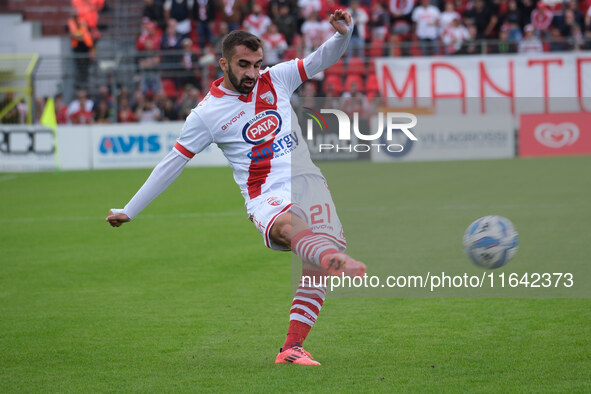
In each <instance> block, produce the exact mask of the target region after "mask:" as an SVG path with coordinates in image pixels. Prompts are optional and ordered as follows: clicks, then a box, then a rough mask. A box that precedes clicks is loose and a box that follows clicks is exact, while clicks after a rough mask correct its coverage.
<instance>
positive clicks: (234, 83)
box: [228, 64, 256, 94]
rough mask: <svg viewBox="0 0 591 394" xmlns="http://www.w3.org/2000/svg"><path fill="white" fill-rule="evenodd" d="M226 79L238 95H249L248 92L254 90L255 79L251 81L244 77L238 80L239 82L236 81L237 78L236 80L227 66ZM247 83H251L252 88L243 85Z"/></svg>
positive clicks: (230, 68)
mask: <svg viewBox="0 0 591 394" xmlns="http://www.w3.org/2000/svg"><path fill="white" fill-rule="evenodd" d="M228 79H229V80H230V83H231V84H232V86H234V89H236V90H237V91H238V92H239V93H242V94H249V93H250V92H252V89H254V86H255V84H256V79H252V78H248V77H244V78H242V79H241V80H240V82H239V81H238V78H236V75H235V74H234V73H233V72H232V67H230V65H229V64H228ZM247 81H252V82H253V84H252V87H248V86H245V85H244V82H247Z"/></svg>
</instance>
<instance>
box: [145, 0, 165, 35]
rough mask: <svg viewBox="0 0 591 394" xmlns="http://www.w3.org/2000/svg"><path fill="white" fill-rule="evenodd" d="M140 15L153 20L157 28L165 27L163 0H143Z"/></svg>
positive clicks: (162, 28)
mask: <svg viewBox="0 0 591 394" xmlns="http://www.w3.org/2000/svg"><path fill="white" fill-rule="evenodd" d="M142 15H143V17H144V18H148V19H149V20H150V21H152V22H154V23H155V24H156V26H157V27H158V28H159V29H161V30H164V29H166V21H165V19H164V0H144V9H143V10H142Z"/></svg>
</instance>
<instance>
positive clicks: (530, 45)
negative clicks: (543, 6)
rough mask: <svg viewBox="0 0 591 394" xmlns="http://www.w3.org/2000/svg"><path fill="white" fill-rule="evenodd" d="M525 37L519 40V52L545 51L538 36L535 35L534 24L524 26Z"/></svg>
mask: <svg viewBox="0 0 591 394" xmlns="http://www.w3.org/2000/svg"><path fill="white" fill-rule="evenodd" d="M523 33H524V37H523V39H522V40H521V41H520V42H519V47H518V51H519V53H537V52H543V51H544V47H543V46H542V42H541V41H540V39H539V38H538V37H536V36H535V28H534V27H533V25H531V24H530V25H526V26H525V27H524V28H523Z"/></svg>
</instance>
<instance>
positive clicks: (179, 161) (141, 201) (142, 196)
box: [111, 151, 189, 220]
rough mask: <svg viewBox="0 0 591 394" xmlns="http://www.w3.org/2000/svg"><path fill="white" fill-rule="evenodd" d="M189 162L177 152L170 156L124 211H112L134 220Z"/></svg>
mask: <svg viewBox="0 0 591 394" xmlns="http://www.w3.org/2000/svg"><path fill="white" fill-rule="evenodd" d="M188 161H189V160H187V159H185V158H184V157H182V156H181V155H179V154H178V153H175V152H172V151H171V152H169V153H168V155H166V157H165V158H164V159H162V161H161V162H160V163H158V165H157V166H156V167H155V168H154V170H153V171H152V173H151V174H150V176H149V177H148V179H147V180H146V182H145V183H144V185H143V186H142V187H141V188H140V189H139V190H138V192H137V193H136V194H135V195H134V196H133V198H132V199H131V200H130V201H129V202H128V203H127V205H125V208H123V209H111V211H112V212H113V213H124V214H126V215H127V216H128V217H129V219H131V220H133V218H135V217H136V216H137V214H138V213H140V212H141V211H142V210H143V209H144V208H145V207H147V206H148V204H150V203H151V202H152V201H153V200H154V199H155V198H156V197H158V196H159V195H160V193H162V192H163V191H164V190H166V188H167V187H168V186H170V184H171V183H172V182H174V180H175V179H177V178H178V176H179V175H180V174H181V172H182V171H183V168H185V165H186V164H187V162H188Z"/></svg>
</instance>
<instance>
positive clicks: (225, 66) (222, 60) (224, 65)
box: [220, 57, 228, 72]
mask: <svg viewBox="0 0 591 394" xmlns="http://www.w3.org/2000/svg"><path fill="white" fill-rule="evenodd" d="M220 68H221V69H222V71H223V72H226V71H228V61H227V60H226V58H225V57H221V58H220Z"/></svg>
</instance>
